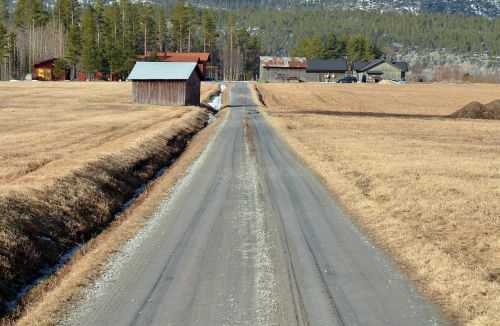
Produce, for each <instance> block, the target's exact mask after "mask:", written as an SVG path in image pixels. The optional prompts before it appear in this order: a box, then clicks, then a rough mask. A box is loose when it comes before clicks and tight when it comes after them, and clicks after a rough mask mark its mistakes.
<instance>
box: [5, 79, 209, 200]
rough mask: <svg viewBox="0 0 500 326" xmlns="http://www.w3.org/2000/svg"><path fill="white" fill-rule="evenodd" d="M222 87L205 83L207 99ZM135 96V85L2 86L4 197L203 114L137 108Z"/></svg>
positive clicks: (180, 109) (190, 109)
mask: <svg viewBox="0 0 500 326" xmlns="http://www.w3.org/2000/svg"><path fill="white" fill-rule="evenodd" d="M217 87H218V85H217V84H203V92H202V96H205V97H206V96H208V94H210V93H211V92H212V91H213V89H214V88H217ZM130 97H131V84H130V83H104V82H98V83H2V85H1V87H0V99H1V100H0V116H1V117H2V123H1V124H0V149H1V151H0V195H2V194H5V193H6V192H8V191H11V190H22V189H24V188H25V187H32V186H38V187H40V186H44V185H45V183H46V182H47V181H50V180H53V179H54V178H57V177H59V176H61V175H65V174H67V173H68V172H70V171H72V170H74V169H75V168H77V167H81V166H82V165H83V164H85V163H86V162H88V161H91V160H95V159H96V158H99V157H101V156H102V155H109V154H110V153H112V152H116V151H121V150H123V149H126V148H127V147H131V146H133V145H134V144H137V143H140V142H142V141H144V140H145V139H147V138H149V137H152V136H153V135H155V134H156V133H161V132H165V131H166V130H168V129H169V128H170V127H171V125H172V124H174V123H179V122H187V121H189V120H190V119H193V117H194V116H195V115H197V114H199V113H200V112H199V110H196V109H193V108H190V107H171V108H165V107H161V106H153V105H133V104H132V103H131V99H130Z"/></svg>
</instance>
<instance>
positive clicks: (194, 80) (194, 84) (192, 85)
mask: <svg viewBox="0 0 500 326" xmlns="http://www.w3.org/2000/svg"><path fill="white" fill-rule="evenodd" d="M186 86H187V87H186V101H185V104H186V105H196V106H198V105H200V95H201V94H200V92H201V78H200V75H199V74H198V73H197V72H196V71H193V73H192V74H191V77H189V80H188V81H187V84H186Z"/></svg>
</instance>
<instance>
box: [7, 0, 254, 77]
mask: <svg viewBox="0 0 500 326" xmlns="http://www.w3.org/2000/svg"><path fill="white" fill-rule="evenodd" d="M0 1H1V2H0V13H1V20H0V78H1V79H4V80H5V79H10V78H23V76H24V75H25V74H26V73H28V72H29V71H30V67H31V66H32V65H33V64H34V63H37V62H39V61H41V60H45V59H48V58H59V59H58V60H56V64H55V69H54V73H55V74H56V75H58V74H61V75H62V74H65V73H66V67H68V66H70V67H75V68H76V67H78V70H79V71H83V72H85V73H86V74H88V75H89V76H91V75H92V74H93V73H94V72H96V71H99V72H102V73H104V75H105V76H107V77H108V78H111V76H116V78H122V79H123V78H126V76H127V75H128V73H129V72H130V70H131V68H132V67H133V65H134V63H135V61H137V60H138V56H139V55H141V54H144V53H146V52H148V53H151V58H153V59H154V57H155V53H157V52H164V51H176V52H194V51H196V52H210V53H211V57H212V63H213V64H215V65H220V66H221V74H222V75H221V76H220V77H221V78H224V79H228V80H236V79H251V78H255V76H256V74H257V71H258V56H259V54H260V49H261V45H260V42H259V39H258V38H257V37H256V36H255V35H251V34H250V33H249V32H248V31H247V30H246V29H245V28H242V26H241V25H240V24H237V22H236V18H235V16H234V15H232V14H231V13H229V14H228V15H221V13H220V12H217V11H215V10H211V9H198V8H195V7H194V6H192V5H189V4H186V3H185V2H184V1H182V0H178V1H177V2H176V3H175V5H173V6H165V5H160V4H157V3H153V2H150V1H143V2H136V1H131V0H111V1H104V0H95V1H91V2H89V3H86V4H83V5H82V4H81V3H80V2H79V1H78V0H56V1H55V3H54V5H53V6H51V7H49V6H47V4H46V3H44V1H42V0H18V1H17V2H16V6H15V8H14V9H13V10H12V12H11V11H9V9H8V1H7V0H0ZM256 58H257V61H256ZM73 71H76V69H73ZM72 78H75V76H72Z"/></svg>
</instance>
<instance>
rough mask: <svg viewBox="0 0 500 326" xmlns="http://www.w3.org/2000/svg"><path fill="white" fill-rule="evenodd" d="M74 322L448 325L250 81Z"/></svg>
mask: <svg viewBox="0 0 500 326" xmlns="http://www.w3.org/2000/svg"><path fill="white" fill-rule="evenodd" d="M231 92H232V93H231V107H230V108H229V110H230V112H229V114H228V116H227V118H226V121H225V123H223V124H221V125H220V127H219V129H218V130H217V131H216V133H215V136H214V138H213V140H212V141H211V143H210V144H209V145H208V147H207V148H206V150H205V151H204V152H203V153H202V154H201V155H200V157H199V158H198V159H197V160H196V161H195V162H194V163H193V166H192V168H190V170H189V171H188V174H187V175H186V176H185V177H184V179H183V180H182V181H181V182H180V183H178V184H177V185H176V187H175V188H174V190H173V192H172V194H171V195H170V196H169V197H168V198H166V199H165V200H164V202H163V203H162V204H161V207H160V209H159V211H158V212H157V213H156V214H155V215H154V216H153V217H152V219H151V221H150V222H149V224H148V225H146V226H145V227H144V229H143V230H141V231H140V232H139V234H138V235H137V236H136V237H135V238H134V239H132V240H131V241H130V242H129V243H128V244H127V245H126V246H125V247H124V248H123V250H122V251H121V252H120V253H118V254H117V256H116V257H115V258H113V259H112V260H111V261H110V262H109V264H108V266H107V270H106V272H105V273H104V275H103V276H102V277H101V278H100V279H99V280H98V281H97V282H95V284H93V285H92V286H91V287H90V288H89V289H88V290H87V291H86V293H85V298H84V299H82V300H81V301H80V302H78V304H76V305H75V306H74V308H73V309H72V311H71V312H70V313H69V315H68V316H67V317H66V319H65V321H64V323H66V324H69V325H398V326H401V325H406V326H408V325H441V324H443V320H442V319H441V317H440V314H439V312H438V310H437V309H436V308H435V307H434V306H433V305H432V304H430V303H429V302H428V301H427V300H426V299H425V298H423V297H422V296H421V295H420V294H419V293H418V291H416V290H415V289H414V287H413V286H412V285H410V284H409V282H408V281H407V280H406V279H405V277H404V276H403V275H402V273H401V271H400V270H399V269H398V268H397V267H396V266H395V265H394V264H393V263H392V262H391V261H390V260H389V259H388V258H387V257H386V256H385V255H384V254H383V253H382V251H381V250H379V249H377V248H376V247H374V246H373V244H372V243H371V242H370V241H369V240H368V239H367V238H366V237H365V236H363V234H362V232H360V231H359V229H358V228H357V227H356V226H355V225H354V224H353V223H352V222H351V221H350V220H349V218H348V217H346V214H345V212H344V211H343V210H342V209H341V208H340V206H339V205H338V203H337V202H336V201H335V200H334V199H333V198H332V196H331V195H330V194H329V193H328V192H327V191H326V190H325V189H324V187H323V186H322V185H321V183H320V182H319V180H318V179H317V178H316V177H315V176H314V175H313V174H312V173H310V172H309V171H308V170H307V169H306V168H305V167H304V166H303V164H302V163H301V162H300V160H299V159H297V157H296V156H295V154H293V153H292V152H291V150H290V149H289V148H288V147H287V146H285V145H284V143H283V141H282V140H280V138H279V137H278V136H277V134H276V133H275V132H274V131H273V130H272V129H271V127H270V126H269V125H268V124H267V123H266V122H265V120H264V118H263V117H262V116H261V114H260V113H259V110H258V107H257V106H255V103H254V102H253V100H252V97H251V94H250V90H249V86H248V85H247V84H245V83H235V84H234V86H233V87H232V91H231Z"/></svg>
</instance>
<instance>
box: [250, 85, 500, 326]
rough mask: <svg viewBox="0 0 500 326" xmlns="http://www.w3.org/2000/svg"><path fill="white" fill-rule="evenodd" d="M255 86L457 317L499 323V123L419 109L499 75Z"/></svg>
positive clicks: (292, 136) (455, 101)
mask: <svg viewBox="0 0 500 326" xmlns="http://www.w3.org/2000/svg"><path fill="white" fill-rule="evenodd" d="M256 87H257V88H258V90H259V92H260V93H261V96H262V99H263V101H264V102H265V103H266V104H267V106H268V107H267V109H265V111H266V113H267V114H266V117H267V119H268V120H269V121H270V122H271V124H272V125H273V126H274V127H275V129H276V130H277V131H278V132H279V133H280V134H281V135H282V136H283V137H284V138H285V139H286V141H287V142H288V143H289V144H290V146H291V147H292V148H293V149H294V150H295V151H296V152H297V153H298V155H299V156H300V157H301V158H302V159H303V160H304V161H305V162H306V163H307V164H308V165H309V166H310V167H311V168H312V169H313V170H314V171H315V172H316V173H317V174H318V175H319V176H320V177H321V178H322V179H323V181H324V183H325V184H326V186H327V187H328V188H329V189H330V191H331V192H332V193H333V194H334V195H335V196H337V197H338V198H339V199H340V201H341V202H342V203H343V204H344V205H345V207H346V209H347V210H348V211H350V212H351V213H352V215H353V216H355V217H356V218H357V219H358V220H359V223H360V224H361V225H362V226H363V227H364V228H365V229H366V230H367V232H368V233H369V234H371V235H372V236H373V237H374V238H375V239H376V241H377V242H378V243H379V244H380V245H381V246H383V247H384V248H386V249H387V250H388V251H389V252H390V253H391V255H392V256H393V257H395V259H397V260H398V261H399V262H400V263H401V265H402V266H403V267H404V268H405V270H406V271H407V272H408V274H409V275H410V277H412V278H413V279H414V280H416V281H417V283H418V284H419V285H420V286H421V288H422V289H423V290H424V291H425V292H426V293H427V294H428V295H429V296H431V297H432V298H434V299H435V300H436V301H437V302H438V303H439V304H440V305H441V306H442V307H443V309H444V311H445V312H446V313H447V314H449V315H450V316H451V317H452V319H453V320H454V321H456V322H458V323H460V324H466V325H498V316H500V287H499V286H500V136H499V135H500V121H495V120H465V119H462V120H461V119H446V118H440V117H419V115H424V116H434V115H436V116H440V115H448V114H450V113H452V112H454V111H455V110H457V109H459V108H460V107H462V106H464V105H465V104H467V103H468V102H470V101H473V100H479V101H480V102H483V103H487V102H489V101H491V100H493V99H495V98H499V97H500V85H441V84H440V85H411V84H410V85H405V86H392V85H319V84H307V85H301V84H289V85H278V84H262V85H261V84H259V85H257V86H256ZM256 96H257V94H256ZM336 111H340V112H342V111H344V112H354V114H343V113H338V112H336ZM359 112H364V113H363V114H359ZM366 112H377V113H389V114H388V115H373V114H366ZM332 113H333V114H332ZM400 114H403V115H405V116H400Z"/></svg>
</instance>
